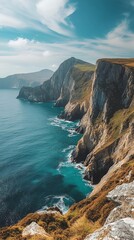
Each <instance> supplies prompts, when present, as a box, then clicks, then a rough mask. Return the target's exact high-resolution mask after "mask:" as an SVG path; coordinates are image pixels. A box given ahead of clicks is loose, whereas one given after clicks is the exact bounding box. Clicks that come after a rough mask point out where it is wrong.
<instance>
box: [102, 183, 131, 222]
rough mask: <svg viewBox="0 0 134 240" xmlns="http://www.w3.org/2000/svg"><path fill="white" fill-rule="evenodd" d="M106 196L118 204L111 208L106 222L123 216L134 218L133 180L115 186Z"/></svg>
mask: <svg viewBox="0 0 134 240" xmlns="http://www.w3.org/2000/svg"><path fill="white" fill-rule="evenodd" d="M107 198H108V199H109V200H112V201H114V202H116V203H117V204H119V206H117V207H116V208H114V209H113V210H112V212H111V213H110V215H109V216H108V218H107V220H106V224H109V223H111V222H114V221H116V220H119V219H121V218H125V217H128V216H129V217H132V218H134V181H133V182H131V183H124V184H122V185H119V186H117V187H116V188H115V189H114V190H113V191H111V192H110V193H109V194H108V196H107Z"/></svg>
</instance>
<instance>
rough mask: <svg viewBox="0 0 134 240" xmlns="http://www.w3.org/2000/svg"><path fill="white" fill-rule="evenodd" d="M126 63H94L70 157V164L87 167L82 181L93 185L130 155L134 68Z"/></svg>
mask: <svg viewBox="0 0 134 240" xmlns="http://www.w3.org/2000/svg"><path fill="white" fill-rule="evenodd" d="M128 62H129V60H126V62H123V64H122V62H120V61H119V60H118V61H117V60H112V59H111V60H109V59H102V60H99V61H98V62H97V68H96V72H95V75H94V80H93V86H92V92H91V97H90V105H89V109H88V111H87V117H86V118H85V116H84V118H85V119H86V124H85V125H86V130H85V133H84V136H83V138H82V139H81V140H80V141H79V142H78V145H77V147H76V149H75V151H74V153H73V161H75V162H83V163H84V164H85V166H87V169H86V172H85V178H86V179H88V180H90V181H92V183H93V184H96V183H98V182H99V181H100V179H101V178H102V177H103V176H104V175H105V174H106V173H107V171H108V170H109V168H110V167H111V166H112V165H113V164H116V163H117V162H118V161H121V160H123V159H124V158H131V157H132V156H133V154H134V150H133V149H132V147H131V146H132V144H134V138H133V134H134V68H133V67H132V66H131V65H130V66H129V64H128ZM85 119H84V120H83V119H82V121H81V125H83V122H84V121H85Z"/></svg>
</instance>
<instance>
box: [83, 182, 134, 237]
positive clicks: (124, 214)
mask: <svg viewBox="0 0 134 240" xmlns="http://www.w3.org/2000/svg"><path fill="white" fill-rule="evenodd" d="M107 198H108V199H109V200H112V201H114V202H115V203H117V204H118V205H119V206H117V207H115V208H114V209H113V210H112V211H111V212H110V214H109V216H108V217H107V219H106V222H105V224H104V226H103V227H102V228H101V229H99V230H97V231H96V232H94V233H93V234H90V235H89V236H88V237H86V238H85V240H99V239H102V240H103V239H104V240H105V239H118V240H122V239H124V240H126V239H127V240H131V239H134V181H133V182H131V183H124V184H122V185H119V186H117V187H116V188H115V189H113V190H112V191H111V192H109V193H108V195H107Z"/></svg>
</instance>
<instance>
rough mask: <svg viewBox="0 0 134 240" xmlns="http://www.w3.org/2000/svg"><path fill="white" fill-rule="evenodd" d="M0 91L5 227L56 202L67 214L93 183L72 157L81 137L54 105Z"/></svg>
mask: <svg viewBox="0 0 134 240" xmlns="http://www.w3.org/2000/svg"><path fill="white" fill-rule="evenodd" d="M17 94H18V90H0V227H3V226H7V225H11V224H14V223H16V222H17V221H18V220H20V219H22V217H24V216H26V214H28V213H30V212H35V211H38V210H42V209H45V208H46V207H48V206H53V205H56V206H58V207H59V208H60V209H61V210H62V211H63V212H65V211H67V209H68V207H69V206H70V205H72V204H73V203H74V202H78V201H80V200H82V199H83V198H85V197H86V196H87V194H89V193H90V192H91V191H92V187H91V186H90V185H89V184H88V183H87V182H86V181H84V180H83V177H82V170H81V169H78V167H77V165H76V164H73V163H71V161H70V156H71V152H72V150H73V149H74V147H75V145H76V144H77V141H78V140H79V139H80V137H81V135H79V134H77V133H76V132H75V130H74V129H75V127H76V124H77V123H76V122H68V121H64V120H60V119H58V118H57V116H58V115H59V114H60V112H61V111H62V109H61V108H56V107H54V106H53V103H38V104H36V103H29V102H26V101H21V100H17V99H16V96H17Z"/></svg>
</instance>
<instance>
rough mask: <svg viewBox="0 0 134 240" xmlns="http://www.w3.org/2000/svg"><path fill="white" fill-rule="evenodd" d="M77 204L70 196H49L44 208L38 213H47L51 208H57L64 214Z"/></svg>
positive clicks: (45, 200)
mask: <svg viewBox="0 0 134 240" xmlns="http://www.w3.org/2000/svg"><path fill="white" fill-rule="evenodd" d="M73 203H75V200H74V199H73V198H72V197H70V196H68V195H61V196H56V195H49V196H47V197H45V199H44V204H45V205H44V206H43V207H42V208H41V209H40V210H39V211H38V212H43V211H46V210H47V209H48V208H50V207H57V208H59V209H60V211H61V212H62V213H63V214H64V213H66V212H67V211H68V209H69V207H70V206H71V205H72V204H73Z"/></svg>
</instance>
